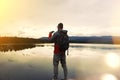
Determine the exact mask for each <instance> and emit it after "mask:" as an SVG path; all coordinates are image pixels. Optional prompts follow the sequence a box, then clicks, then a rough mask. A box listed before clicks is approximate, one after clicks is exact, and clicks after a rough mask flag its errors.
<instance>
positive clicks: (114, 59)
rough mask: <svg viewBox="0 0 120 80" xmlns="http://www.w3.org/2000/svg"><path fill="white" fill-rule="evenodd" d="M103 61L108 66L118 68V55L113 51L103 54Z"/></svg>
mask: <svg viewBox="0 0 120 80" xmlns="http://www.w3.org/2000/svg"><path fill="white" fill-rule="evenodd" d="M105 62H106V64H107V65H108V66H109V67H112V68H118V67H119V66H120V57H119V56H118V55H117V54H115V53H109V54H107V55H106V56H105Z"/></svg>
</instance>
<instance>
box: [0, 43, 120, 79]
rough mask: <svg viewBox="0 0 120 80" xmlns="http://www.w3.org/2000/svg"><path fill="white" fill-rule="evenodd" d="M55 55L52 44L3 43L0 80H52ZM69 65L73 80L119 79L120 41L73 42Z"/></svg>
mask: <svg viewBox="0 0 120 80" xmlns="http://www.w3.org/2000/svg"><path fill="white" fill-rule="evenodd" d="M52 58H53V44H34V45H33V44H29V45H27V44H19V45H16V44H9V45H8V44H3V45H0V80H51V78H52V76H53V65H52ZM67 66H68V78H69V79H70V80H120V45H112V44H70V48H69V55H68V56H67ZM59 78H60V79H61V78H63V71H62V68H61V65H59Z"/></svg>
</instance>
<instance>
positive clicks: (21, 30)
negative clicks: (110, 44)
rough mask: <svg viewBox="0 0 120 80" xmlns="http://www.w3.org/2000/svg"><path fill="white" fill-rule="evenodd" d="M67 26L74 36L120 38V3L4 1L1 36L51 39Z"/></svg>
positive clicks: (0, 12)
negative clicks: (56, 32) (109, 36)
mask: <svg viewBox="0 0 120 80" xmlns="http://www.w3.org/2000/svg"><path fill="white" fill-rule="evenodd" d="M59 22H63V23H64V27H65V29H68V30H69V34H70V35H75V36H76V35H78V36H88V35H89V36H90V35H120V31H119V30H120V1H119V0H0V35H2V36H4V35H5V36H22V37H35V38H39V37H41V36H47V35H48V32H49V31H51V30H56V26H57V24H58V23H59Z"/></svg>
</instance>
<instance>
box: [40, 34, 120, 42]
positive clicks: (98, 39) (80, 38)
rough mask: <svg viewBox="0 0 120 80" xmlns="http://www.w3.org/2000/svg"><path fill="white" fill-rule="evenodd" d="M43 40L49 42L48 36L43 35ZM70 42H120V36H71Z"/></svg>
mask: <svg viewBox="0 0 120 80" xmlns="http://www.w3.org/2000/svg"><path fill="white" fill-rule="evenodd" d="M40 40H42V41H43V42H49V40H48V37H41V38H40ZM69 40H70V43H97V44H120V36H87V37H86V36H70V37H69Z"/></svg>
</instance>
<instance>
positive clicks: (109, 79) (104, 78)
mask: <svg viewBox="0 0 120 80" xmlns="http://www.w3.org/2000/svg"><path fill="white" fill-rule="evenodd" d="M101 80H118V79H117V78H116V77H115V76H114V75H112V74H104V75H103V76H102V77H101Z"/></svg>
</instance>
